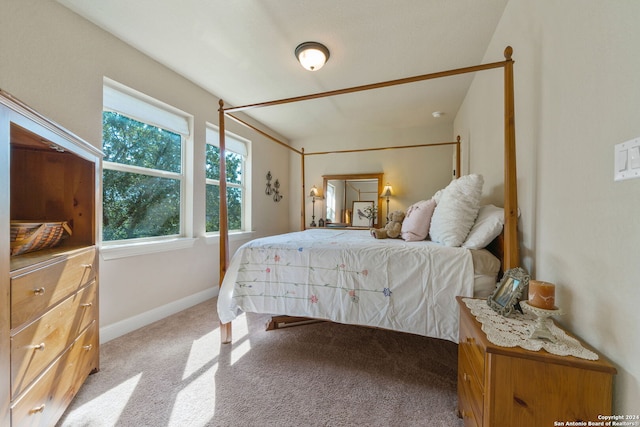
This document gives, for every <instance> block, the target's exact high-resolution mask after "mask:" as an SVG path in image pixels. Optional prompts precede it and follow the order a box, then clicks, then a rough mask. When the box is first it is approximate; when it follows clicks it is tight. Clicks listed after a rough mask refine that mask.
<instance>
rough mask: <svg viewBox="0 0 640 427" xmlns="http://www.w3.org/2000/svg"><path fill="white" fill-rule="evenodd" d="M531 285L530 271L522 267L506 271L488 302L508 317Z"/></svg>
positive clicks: (499, 312)
mask: <svg viewBox="0 0 640 427" xmlns="http://www.w3.org/2000/svg"><path fill="white" fill-rule="evenodd" d="M528 285H529V273H527V271H526V270H525V269H523V268H521V267H516V268H512V269H509V270H507V271H505V272H504V275H503V276H502V280H501V281H500V283H498V285H497V286H496V289H495V290H494V291H493V293H492V294H491V295H490V296H489V298H487V304H488V305H489V307H491V308H492V309H493V310H494V311H495V312H496V313H498V314H500V315H502V316H505V317H508V316H510V315H511V313H513V310H516V309H517V307H518V306H519V302H520V297H521V296H522V293H523V291H524V290H525V289H526V288H527V286H528Z"/></svg>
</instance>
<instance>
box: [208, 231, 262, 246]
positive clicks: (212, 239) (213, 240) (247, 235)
mask: <svg viewBox="0 0 640 427" xmlns="http://www.w3.org/2000/svg"><path fill="white" fill-rule="evenodd" d="M255 234H256V232H255V231H231V232H229V241H230V242H235V241H238V240H249V239H253V237H254V235H255ZM205 238H206V241H207V245H214V244H217V243H218V242H219V241H220V233H210V234H207V235H206V236H205Z"/></svg>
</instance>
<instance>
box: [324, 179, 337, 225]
mask: <svg viewBox="0 0 640 427" xmlns="http://www.w3.org/2000/svg"><path fill="white" fill-rule="evenodd" d="M326 199H327V219H329V220H331V222H336V187H335V186H334V185H333V184H331V183H329V182H327V197H326Z"/></svg>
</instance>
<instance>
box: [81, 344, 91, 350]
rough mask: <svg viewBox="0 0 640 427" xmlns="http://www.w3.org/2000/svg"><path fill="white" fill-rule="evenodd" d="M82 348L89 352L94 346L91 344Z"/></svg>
mask: <svg viewBox="0 0 640 427" xmlns="http://www.w3.org/2000/svg"><path fill="white" fill-rule="evenodd" d="M82 348H83V349H84V350H87V351H89V350H91V349H92V348H93V345H92V344H89V345H83V346H82Z"/></svg>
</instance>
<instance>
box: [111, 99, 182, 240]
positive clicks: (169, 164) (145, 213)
mask: <svg viewBox="0 0 640 427" xmlns="http://www.w3.org/2000/svg"><path fill="white" fill-rule="evenodd" d="M102 124H103V151H104V153H105V157H104V173H103V188H104V190H103V240H105V241H112V240H125V239H135V238H144V237H155V236H169V235H178V234H180V232H181V230H180V211H181V208H180V201H181V193H182V183H181V180H182V137H181V135H179V134H177V133H173V132H170V131H167V130H164V129H161V128H159V127H156V126H152V125H149V124H146V123H142V122H139V121H137V120H134V119H131V118H129V117H127V116H124V115H122V114H119V113H116V112H111V111H104V112H103V122H102Z"/></svg>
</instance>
